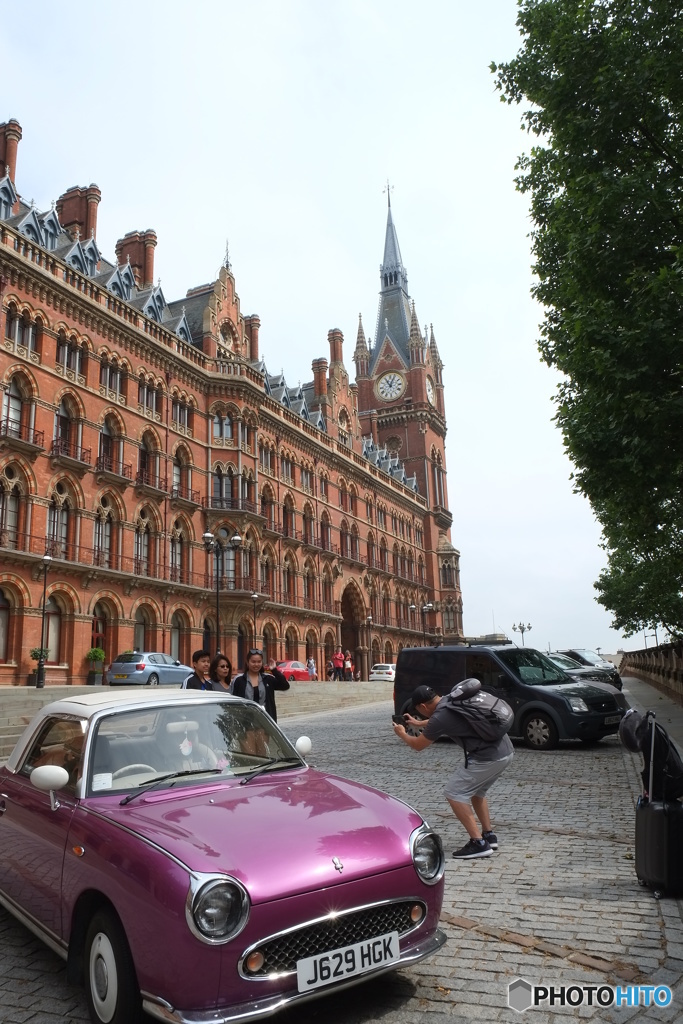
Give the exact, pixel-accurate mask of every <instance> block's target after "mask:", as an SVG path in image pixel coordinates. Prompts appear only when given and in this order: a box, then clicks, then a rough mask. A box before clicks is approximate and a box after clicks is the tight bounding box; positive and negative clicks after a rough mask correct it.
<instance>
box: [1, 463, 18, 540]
mask: <svg viewBox="0 0 683 1024" xmlns="http://www.w3.org/2000/svg"><path fill="white" fill-rule="evenodd" d="M9 475H12V476H13V475H14V470H13V469H11V468H10V467H8V468H7V470H5V480H0V545H2V547H4V548H13V549H16V548H17V547H18V546H19V510H20V502H21V492H20V490H19V487H18V485H17V484H12V481H11V479H10V480H7V477H8V476H9Z"/></svg>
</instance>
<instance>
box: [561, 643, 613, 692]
mask: <svg viewBox="0 0 683 1024" xmlns="http://www.w3.org/2000/svg"><path fill="white" fill-rule="evenodd" d="M557 653H558V654H565V655H566V656H567V657H568V658H573V659H574V661H578V663H579V665H586V666H587V667H588V668H597V669H601V670H602V671H603V672H606V673H607V674H608V675H609V676H610V679H609V680H608V681H609V682H611V683H612V686H616V688H617V689H618V690H620V689H621V687H622V682H621V676H620V675H619V673H618V671H617V669H616V666H615V665H613V664H612V662H611V661H605V659H604V658H601V657H600V655H599V654H596V653H595V651H589V650H586V648H584V647H573V648H572V649H571V650H567V651H564V650H562V651H558V652H557Z"/></svg>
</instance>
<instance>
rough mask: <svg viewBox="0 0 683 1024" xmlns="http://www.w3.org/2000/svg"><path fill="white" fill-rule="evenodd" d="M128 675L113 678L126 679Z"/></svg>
mask: <svg viewBox="0 0 683 1024" xmlns="http://www.w3.org/2000/svg"><path fill="white" fill-rule="evenodd" d="M127 678H128V676H114V679H127Z"/></svg>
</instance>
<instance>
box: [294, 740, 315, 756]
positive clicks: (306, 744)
mask: <svg viewBox="0 0 683 1024" xmlns="http://www.w3.org/2000/svg"><path fill="white" fill-rule="evenodd" d="M294 746H295V747H296V752H297V754H301V756H302V757H306V755H307V754H310V752H311V750H312V749H313V744H312V743H311V741H310V739H309V738H308V736H299V739H298V740H297V741H296V743H295V744H294Z"/></svg>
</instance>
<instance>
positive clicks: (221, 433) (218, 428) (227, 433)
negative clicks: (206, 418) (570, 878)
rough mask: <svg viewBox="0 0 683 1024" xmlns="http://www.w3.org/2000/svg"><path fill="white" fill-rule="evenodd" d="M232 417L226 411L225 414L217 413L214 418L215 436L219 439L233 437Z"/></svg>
mask: <svg viewBox="0 0 683 1024" xmlns="http://www.w3.org/2000/svg"><path fill="white" fill-rule="evenodd" d="M232 432H233V431H232V417H231V416H230V415H229V414H228V413H227V412H226V413H224V414H223V415H219V414H218V413H216V415H215V416H214V418H213V436H214V439H215V440H217V441H219V440H220V441H227V440H229V439H230V438H232Z"/></svg>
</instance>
